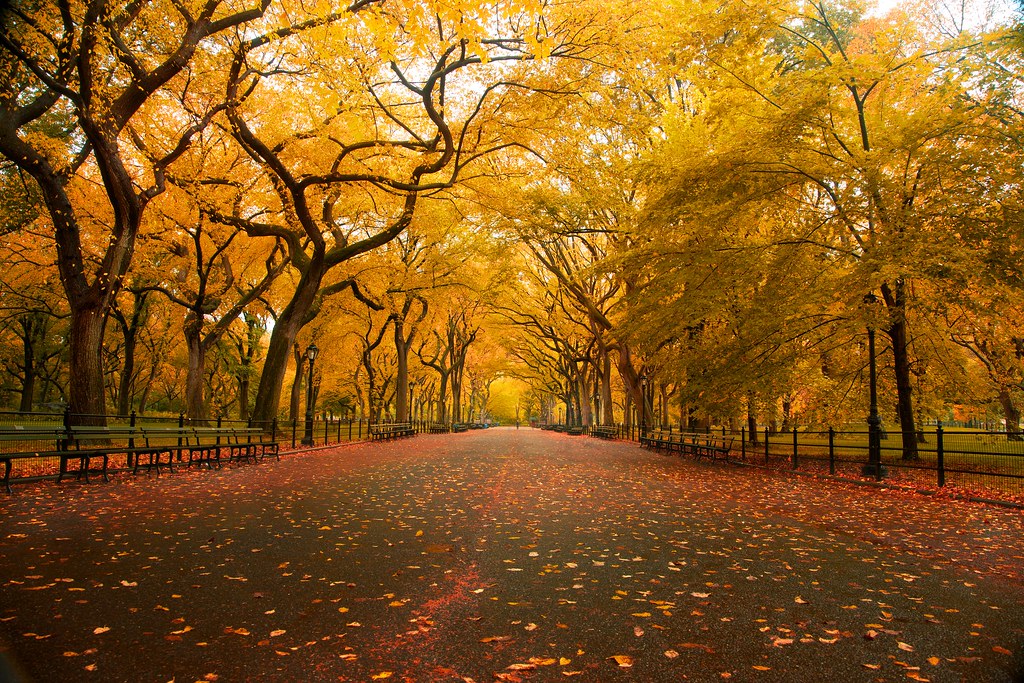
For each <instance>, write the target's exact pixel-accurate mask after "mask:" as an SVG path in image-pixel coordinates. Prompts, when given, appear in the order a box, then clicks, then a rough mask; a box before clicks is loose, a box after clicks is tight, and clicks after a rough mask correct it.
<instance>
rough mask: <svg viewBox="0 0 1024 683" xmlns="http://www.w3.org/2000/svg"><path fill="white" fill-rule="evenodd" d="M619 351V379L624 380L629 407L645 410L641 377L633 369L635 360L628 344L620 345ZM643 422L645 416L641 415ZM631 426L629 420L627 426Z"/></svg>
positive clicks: (617, 349)
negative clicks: (633, 406) (631, 405)
mask: <svg viewBox="0 0 1024 683" xmlns="http://www.w3.org/2000/svg"><path fill="white" fill-rule="evenodd" d="M615 350H616V351H618V354H617V355H618V363H617V367H618V370H619V377H620V378H621V379H622V385H623V388H624V389H625V390H626V396H627V398H628V399H629V400H628V402H627V404H626V405H627V406H628V405H630V404H633V405H636V406H639V407H640V410H642V409H643V405H644V397H643V395H642V394H643V391H642V390H641V388H640V376H639V375H638V374H637V372H636V369H635V368H634V367H633V358H632V354H631V353H630V349H629V347H628V346H627V345H626V344H623V343H619V344H618V345H617V346H616V349H615ZM640 419H641V422H642V421H643V414H641V415H640ZM628 424H631V423H630V422H629V420H628V419H627V425H628Z"/></svg>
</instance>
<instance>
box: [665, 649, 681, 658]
mask: <svg viewBox="0 0 1024 683" xmlns="http://www.w3.org/2000/svg"><path fill="white" fill-rule="evenodd" d="M665 656H666V657H668V658H669V659H675V658H676V657H678V656H679V653H678V652H676V651H675V650H665Z"/></svg>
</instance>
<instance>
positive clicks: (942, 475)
mask: <svg viewBox="0 0 1024 683" xmlns="http://www.w3.org/2000/svg"><path fill="white" fill-rule="evenodd" d="M945 456H946V454H945V448H944V447H943V444H942V422H939V423H937V424H936V426H935V467H936V469H937V470H938V472H939V488H942V487H943V486H945V485H946V463H945Z"/></svg>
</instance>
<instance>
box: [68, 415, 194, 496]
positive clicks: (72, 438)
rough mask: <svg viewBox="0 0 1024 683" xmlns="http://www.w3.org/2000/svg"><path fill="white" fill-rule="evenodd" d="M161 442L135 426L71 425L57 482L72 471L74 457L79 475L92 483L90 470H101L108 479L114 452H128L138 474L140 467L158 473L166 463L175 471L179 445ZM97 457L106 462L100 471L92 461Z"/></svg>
mask: <svg viewBox="0 0 1024 683" xmlns="http://www.w3.org/2000/svg"><path fill="white" fill-rule="evenodd" d="M159 441H160V440H159V439H158V438H152V437H151V435H150V433H149V432H147V430H145V429H143V428H141V427H135V426H131V425H109V426H91V425H81V426H72V427H68V428H67V429H66V431H65V440H64V447H63V450H64V452H63V453H62V454H61V455H60V456H59V457H60V472H59V474H58V475H57V482H58V483H60V481H61V480H62V479H63V477H64V475H65V474H70V473H71V472H70V471H69V470H68V463H69V462H71V461H74V460H77V461H78V469H77V470H74V473H75V474H76V475H77V477H78V478H82V477H83V476H84V477H85V480H86V481H87V482H88V481H89V472H90V471H98V472H100V473H101V474H102V475H103V480H104V481H107V480H109V477H108V476H107V472H108V468H109V463H110V456H112V455H124V456H125V457H126V458H127V461H126V465H127V466H128V467H131V468H132V472H133V473H138V471H139V468H140V467H144V468H146V470H147V471H151V470H153V469H156V471H157V474H160V467H161V465H162V464H166V466H167V468H168V469H169V470H171V471H173V469H174V465H173V458H174V453H175V448H174V446H173V445H172V444H164V443H159ZM163 456H166V463H162V462H161V458H162V457H163ZM95 458H99V459H101V460H102V461H103V465H102V467H100V468H99V469H98V470H93V467H92V460H93V459H95ZM143 459H145V462H143Z"/></svg>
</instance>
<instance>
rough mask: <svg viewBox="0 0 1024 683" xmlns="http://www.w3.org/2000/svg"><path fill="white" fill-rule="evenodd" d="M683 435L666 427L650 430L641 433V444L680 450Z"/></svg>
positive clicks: (660, 448) (649, 446)
mask: <svg viewBox="0 0 1024 683" xmlns="http://www.w3.org/2000/svg"><path fill="white" fill-rule="evenodd" d="M681 438H682V435H681V434H680V433H678V432H676V433H673V432H670V431H668V430H665V429H653V430H648V431H646V432H643V433H641V434H640V445H641V446H646V447H647V448H656V449H659V450H669V451H672V450H680V448H681V446H682V442H681V441H680V439H681Z"/></svg>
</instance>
